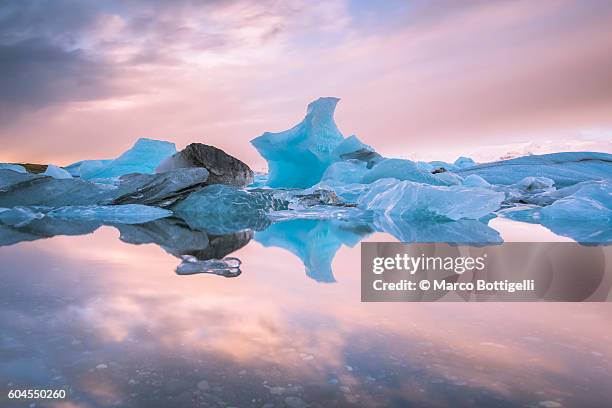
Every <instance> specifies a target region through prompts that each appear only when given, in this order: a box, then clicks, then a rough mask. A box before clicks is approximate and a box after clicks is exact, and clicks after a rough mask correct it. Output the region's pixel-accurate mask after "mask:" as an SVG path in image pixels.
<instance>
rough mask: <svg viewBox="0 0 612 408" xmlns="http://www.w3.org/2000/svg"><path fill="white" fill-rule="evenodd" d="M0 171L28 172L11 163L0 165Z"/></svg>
mask: <svg viewBox="0 0 612 408" xmlns="http://www.w3.org/2000/svg"><path fill="white" fill-rule="evenodd" d="M0 170H13V171H16V172H17V173H27V172H28V171H27V170H26V169H25V167H23V166H20V165H18V164H11V163H0Z"/></svg>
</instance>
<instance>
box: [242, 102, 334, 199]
mask: <svg viewBox="0 0 612 408" xmlns="http://www.w3.org/2000/svg"><path fill="white" fill-rule="evenodd" d="M338 101H339V99H338V98H319V99H317V100H316V101H314V102H311V103H310V104H309V105H308V110H307V113H306V117H305V118H304V120H303V121H302V122H300V123H299V124H298V125H296V126H294V127H293V128H291V129H289V130H286V131H284V132H280V133H270V132H266V133H264V134H263V135H261V136H259V137H256V138H255V139H253V140H251V143H252V144H253V146H254V147H255V148H256V149H257V151H258V152H259V153H260V154H261V155H262V156H263V157H264V158H265V159H266V160H267V161H268V171H269V175H268V185H269V186H270V187H295V188H307V187H310V186H312V185H314V184H316V183H317V182H318V181H319V180H320V179H321V176H322V175H323V173H324V172H325V169H327V167H328V166H329V165H330V164H331V163H332V162H333V161H334V160H335V159H336V156H335V155H334V150H335V149H336V148H337V147H338V146H339V145H340V143H342V141H343V140H344V137H343V136H342V134H341V133H340V131H339V130H338V127H337V126H336V123H335V122H334V117H333V115H334V111H335V109H336V104H337V103H338Z"/></svg>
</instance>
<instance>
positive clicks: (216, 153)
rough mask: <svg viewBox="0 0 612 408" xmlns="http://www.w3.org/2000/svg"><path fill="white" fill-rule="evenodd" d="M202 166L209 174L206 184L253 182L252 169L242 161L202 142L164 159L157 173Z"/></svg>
mask: <svg viewBox="0 0 612 408" xmlns="http://www.w3.org/2000/svg"><path fill="white" fill-rule="evenodd" d="M190 167H204V168H205V169H206V170H208V172H209V173H210V175H209V176H208V182H207V184H229V185H232V186H236V187H246V186H248V185H249V184H251V183H252V182H253V171H252V170H251V169H250V168H249V166H247V165H246V164H245V163H243V162H242V161H240V160H238V159H237V158H235V157H233V156H230V155H229V154H227V153H225V152H224V151H223V150H221V149H217V148H216V147H214V146H209V145H206V144H203V143H192V144H190V145H189V146H187V147H186V148H185V149H183V150H181V151H180V152H178V153H176V154H174V155H172V156H171V157H169V158H167V159H166V160H164V161H163V162H162V163H161V164H160V165H159V167H158V168H157V170H156V171H157V172H158V173H163V172H165V171H168V170H172V169H179V168H190Z"/></svg>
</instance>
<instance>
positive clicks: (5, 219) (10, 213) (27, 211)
mask: <svg viewBox="0 0 612 408" xmlns="http://www.w3.org/2000/svg"><path fill="white" fill-rule="evenodd" d="M44 216H45V215H44V214H43V213H42V212H40V211H37V210H36V209H32V208H28V207H14V208H0V223H2V224H4V225H10V226H12V227H22V226H24V225H26V224H28V223H30V222H31V221H32V220H35V219H40V218H42V217H44Z"/></svg>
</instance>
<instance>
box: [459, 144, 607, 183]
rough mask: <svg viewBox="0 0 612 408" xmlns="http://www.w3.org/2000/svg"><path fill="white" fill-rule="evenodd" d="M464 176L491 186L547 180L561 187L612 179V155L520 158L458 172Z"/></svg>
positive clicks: (552, 154)
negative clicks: (483, 180) (540, 179)
mask: <svg viewBox="0 0 612 408" xmlns="http://www.w3.org/2000/svg"><path fill="white" fill-rule="evenodd" d="M456 172H457V174H459V175H460V176H463V177H465V176H468V175H470V174H476V175H479V176H480V177H482V178H483V179H485V180H486V181H487V182H489V183H491V184H502V185H512V184H516V183H518V182H520V181H521V180H523V179H524V178H525V177H546V178H549V179H551V180H553V181H554V183H555V185H556V186H557V188H560V187H567V186H570V185H572V184H576V183H580V182H582V181H588V180H606V179H610V177H611V176H610V175H611V174H612V155H611V154H607V153H592V152H563V153H551V154H544V155H532V156H524V157H518V158H515V159H510V160H503V161H497V162H492V163H486V164H479V165H476V166H473V167H469V168H467V169H458V170H456Z"/></svg>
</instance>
